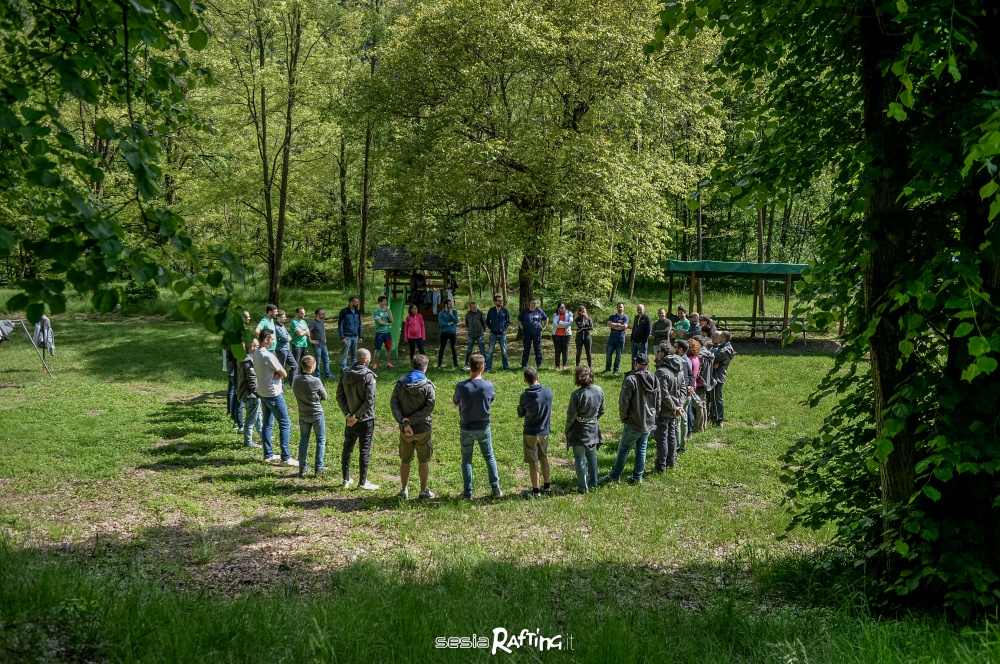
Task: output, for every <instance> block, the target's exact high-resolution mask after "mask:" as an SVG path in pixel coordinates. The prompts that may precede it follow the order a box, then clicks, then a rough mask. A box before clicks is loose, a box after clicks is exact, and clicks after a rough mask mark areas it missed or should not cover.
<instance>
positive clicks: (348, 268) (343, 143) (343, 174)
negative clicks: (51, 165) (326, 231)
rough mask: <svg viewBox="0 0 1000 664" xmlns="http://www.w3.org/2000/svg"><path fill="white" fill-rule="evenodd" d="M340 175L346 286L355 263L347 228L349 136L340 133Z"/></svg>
mask: <svg viewBox="0 0 1000 664" xmlns="http://www.w3.org/2000/svg"><path fill="white" fill-rule="evenodd" d="M337 167H338V171H339V176H340V228H339V233H340V266H341V273H342V276H343V279H344V288H347V287H348V286H349V285H350V284H353V283H354V263H353V262H352V260H351V240H350V237H349V235H348V232H347V231H348V228H347V225H348V223H347V136H346V135H345V134H344V133H341V134H340V157H339V158H338V159H337Z"/></svg>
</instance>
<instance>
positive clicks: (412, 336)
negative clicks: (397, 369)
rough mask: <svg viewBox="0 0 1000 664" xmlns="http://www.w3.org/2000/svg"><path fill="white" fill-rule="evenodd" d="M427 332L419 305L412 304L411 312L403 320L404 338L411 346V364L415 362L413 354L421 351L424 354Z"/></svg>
mask: <svg viewBox="0 0 1000 664" xmlns="http://www.w3.org/2000/svg"><path fill="white" fill-rule="evenodd" d="M426 336H427V334H426V332H425V330H424V317H423V316H421V315H420V312H419V311H417V305H415V304H411V305H410V313H409V315H408V316H407V317H406V320H405V321H403V339H405V340H406V343H407V344H409V346H410V364H413V356H414V355H415V354H416V353H417V352H418V351H419V352H420V354H421V355H424V354H425V352H424V339H425V338H426Z"/></svg>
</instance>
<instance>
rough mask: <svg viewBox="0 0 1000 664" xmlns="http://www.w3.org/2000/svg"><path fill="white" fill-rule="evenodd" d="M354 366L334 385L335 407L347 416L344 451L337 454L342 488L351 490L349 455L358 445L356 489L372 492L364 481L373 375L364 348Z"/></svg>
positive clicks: (372, 427) (372, 433)
mask: <svg viewBox="0 0 1000 664" xmlns="http://www.w3.org/2000/svg"><path fill="white" fill-rule="evenodd" d="M357 357H358V359H357V361H356V362H355V363H354V366H352V367H350V368H348V369H347V371H344V372H343V373H341V374H340V382H339V383H337V405H338V406H340V411H341V412H342V413H343V414H344V415H345V416H346V417H347V422H346V424H347V426H346V427H345V428H344V450H343V452H342V453H341V455H340V465H341V470H342V471H343V474H344V488H345V489H348V488H350V487H351V484H352V482H351V454H352V453H353V452H354V446H355V444H357V443H359V442H360V445H359V447H360V455H361V463H360V468H359V469H358V488H359V489H364V490H365V491H375V490H376V489H378V485H377V484H372V483H371V482H369V481H368V461H369V459H371V454H372V439H373V438H374V436H375V372H374V371H372V370H371V369H369V368H368V363H369V362H371V359H372V354H371V352H370V351H369V350H368V349H367V348H359V349H358V356H357Z"/></svg>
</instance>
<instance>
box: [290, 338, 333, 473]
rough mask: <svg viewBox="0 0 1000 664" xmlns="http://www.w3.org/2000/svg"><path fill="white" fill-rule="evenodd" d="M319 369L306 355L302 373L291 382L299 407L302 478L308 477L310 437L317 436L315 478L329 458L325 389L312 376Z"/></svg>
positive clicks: (300, 471)
mask: <svg viewBox="0 0 1000 664" xmlns="http://www.w3.org/2000/svg"><path fill="white" fill-rule="evenodd" d="M315 369H316V360H315V358H312V357H309V356H308V355H306V356H305V357H304V358H302V372H301V373H299V375H298V376H296V377H295V380H294V381H292V393H293V394H295V401H296V402H297V403H298V405H299V462H300V464H301V465H300V466H299V477H305V474H306V468H307V467H308V466H309V436H310V435H311V434H312V432H313V431H315V432H316V464H315V466H314V468H315V471H316V474H317V475H320V474H321V473H322V472H323V459H324V458H325V454H326V415H325V414H324V413H323V401H324V400H326V398H327V397H326V388H324V387H323V383H322V382H321V381H320V379H319V378H317V377H316V376H315V375H313V371H314V370H315Z"/></svg>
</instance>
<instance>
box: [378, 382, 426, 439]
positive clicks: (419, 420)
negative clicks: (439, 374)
mask: <svg viewBox="0 0 1000 664" xmlns="http://www.w3.org/2000/svg"><path fill="white" fill-rule="evenodd" d="M434 399H435V391H434V383H432V382H431V381H429V380H428V379H427V376H426V375H425V374H424V372H422V371H411V372H409V373H408V374H405V375H403V376H400V377H399V380H397V381H396V385H395V386H394V387H393V388H392V399H390V400H389V408H391V409H392V416H393V417H394V418H395V419H396V422H397V423H398V424H399V428H400V430H402V429H403V426H404V425H405V424H406V423H407V422H409V424H410V427H411V428H412V429H413V432H414V433H426V432H428V431H430V430H431V414H432V413H433V412H434Z"/></svg>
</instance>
